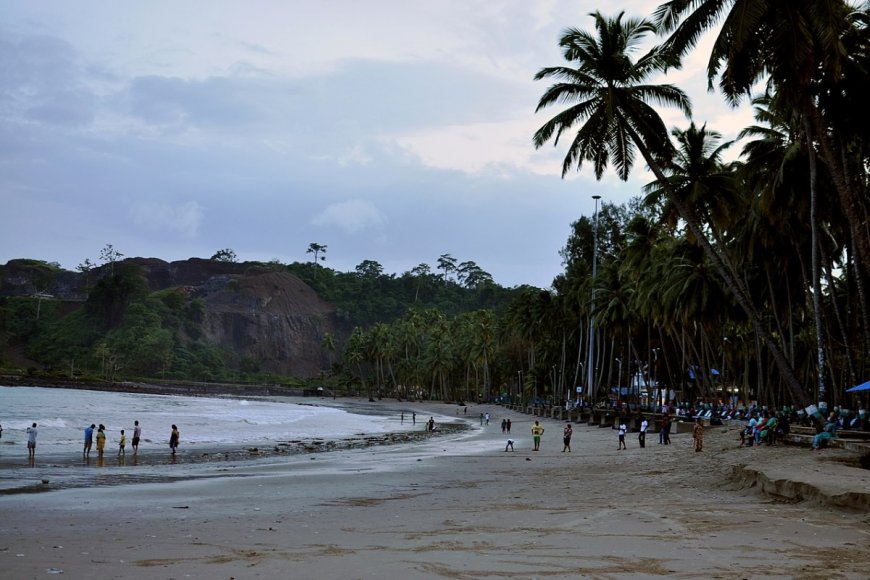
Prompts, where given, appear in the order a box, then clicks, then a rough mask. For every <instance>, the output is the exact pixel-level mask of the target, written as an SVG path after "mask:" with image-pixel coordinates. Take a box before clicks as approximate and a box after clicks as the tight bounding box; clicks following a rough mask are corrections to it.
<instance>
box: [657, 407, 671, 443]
mask: <svg viewBox="0 0 870 580" xmlns="http://www.w3.org/2000/svg"><path fill="white" fill-rule="evenodd" d="M670 444H671V417H670V416H669V415H668V414H667V413H665V414H664V416H663V417H662V426H661V430H660V431H659V445H670Z"/></svg>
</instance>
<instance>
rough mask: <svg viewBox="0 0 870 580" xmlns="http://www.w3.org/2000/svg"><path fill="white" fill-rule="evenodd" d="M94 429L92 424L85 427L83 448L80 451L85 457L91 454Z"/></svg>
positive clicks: (94, 426)
mask: <svg viewBox="0 0 870 580" xmlns="http://www.w3.org/2000/svg"><path fill="white" fill-rule="evenodd" d="M96 427H97V426H96V425H94V424H93V423H91V426H90V427H85V448H84V450H83V451H82V455H84V456H85V457H88V456H89V455H90V454H91V447H92V446H93V445H94V429H96Z"/></svg>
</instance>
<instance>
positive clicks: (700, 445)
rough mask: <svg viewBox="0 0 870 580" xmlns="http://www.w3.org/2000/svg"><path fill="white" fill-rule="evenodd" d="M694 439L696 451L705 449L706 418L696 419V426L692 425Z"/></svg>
mask: <svg viewBox="0 0 870 580" xmlns="http://www.w3.org/2000/svg"><path fill="white" fill-rule="evenodd" d="M692 440H693V441H694V442H695V451H703V450H704V420H703V419H701V418H700V417H698V418H697V419H695V426H694V427H692Z"/></svg>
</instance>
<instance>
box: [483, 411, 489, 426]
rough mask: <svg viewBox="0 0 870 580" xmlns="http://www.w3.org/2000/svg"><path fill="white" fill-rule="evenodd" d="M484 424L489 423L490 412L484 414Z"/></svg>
mask: <svg viewBox="0 0 870 580" xmlns="http://www.w3.org/2000/svg"><path fill="white" fill-rule="evenodd" d="M484 424H485V425H489V413H487V414H486V415H484Z"/></svg>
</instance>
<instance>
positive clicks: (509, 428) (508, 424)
mask: <svg viewBox="0 0 870 580" xmlns="http://www.w3.org/2000/svg"><path fill="white" fill-rule="evenodd" d="M507 432H508V433H510V432H511V420H510V419H508V420H507Z"/></svg>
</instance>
